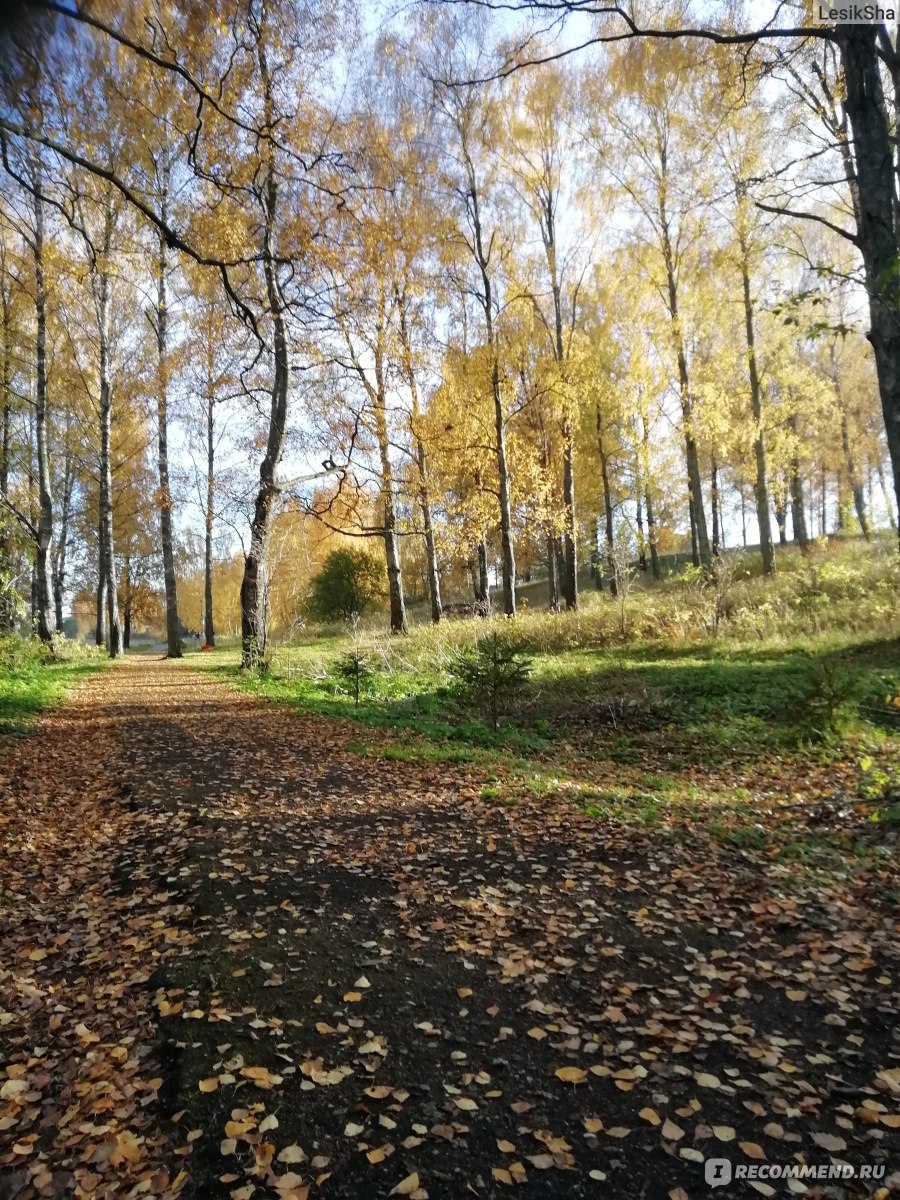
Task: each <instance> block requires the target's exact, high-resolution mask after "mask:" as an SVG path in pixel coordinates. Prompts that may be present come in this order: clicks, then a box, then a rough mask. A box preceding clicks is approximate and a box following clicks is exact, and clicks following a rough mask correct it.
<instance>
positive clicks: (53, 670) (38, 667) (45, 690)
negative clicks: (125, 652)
mask: <svg viewBox="0 0 900 1200" xmlns="http://www.w3.org/2000/svg"><path fill="white" fill-rule="evenodd" d="M103 665H104V664H103V662H102V660H100V659H86V660H83V661H78V662H51V663H43V662H29V663H26V664H24V665H21V666H18V667H16V668H14V669H13V670H8V669H0V738H3V737H4V736H8V735H10V734H17V733H23V732H25V730H27V728H28V726H29V725H30V723H31V722H32V721H33V720H35V718H36V717H38V716H40V714H41V713H43V712H45V711H46V710H47V709H48V708H52V707H53V705H55V704H58V703H59V702H60V700H62V698H63V697H64V696H65V694H66V693H67V692H68V691H69V689H70V688H72V687H74V685H75V684H76V683H78V681H79V680H80V679H83V678H84V677H85V675H88V674H90V673H91V672H92V671H98V670H100V669H101V668H102V666H103Z"/></svg>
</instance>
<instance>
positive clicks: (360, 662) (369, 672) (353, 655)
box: [332, 646, 375, 708]
mask: <svg viewBox="0 0 900 1200" xmlns="http://www.w3.org/2000/svg"><path fill="white" fill-rule="evenodd" d="M332 673H333V674H334V675H336V676H337V677H338V679H340V680H341V681H342V682H343V683H345V684H347V685H348V686H349V688H350V692H351V694H352V696H353V701H354V703H355V704H356V707H357V708H359V697H360V693H361V692H362V690H363V689H364V688H365V686H366V684H367V683H369V681H370V680H371V679H372V678H374V675H375V671H374V670H373V668H372V666H371V664H370V663H369V660H368V659H367V658H366V656H365V654H364V653H363V652H362V650H361V649H360V648H359V646H354V647H353V649H352V650H351V651H350V652H349V654H345V655H343V657H341V658H339V659H338V661H337V662H336V663H335V664H334V666H333V667H332Z"/></svg>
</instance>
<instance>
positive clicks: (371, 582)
mask: <svg viewBox="0 0 900 1200" xmlns="http://www.w3.org/2000/svg"><path fill="white" fill-rule="evenodd" d="M383 582H384V571H383V569H382V567H381V566H380V564H379V562H378V560H377V559H376V558H375V556H374V555H372V554H370V553H369V552H368V550H364V549H362V548H361V547H360V548H355V547H346V548H343V547H342V548H341V549H339V550H332V551H331V553H330V554H329V555H328V557H327V558H326V559H325V562H324V564H323V565H322V569H321V570H320V571H319V573H318V574H317V575H315V576H313V579H312V583H311V584H310V608H311V609H312V611H313V613H314V614H315V615H316V616H317V617H318V618H319V619H320V620H322V621H334V620H343V621H350V620H351V619H352V618H353V616H354V615H357V616H358V615H361V614H362V613H364V612H365V611H366V609H367V608H370V607H371V606H372V604H373V603H374V602H375V601H376V600H378V599H380V597H381V596H382V595H383V594H384V587H383Z"/></svg>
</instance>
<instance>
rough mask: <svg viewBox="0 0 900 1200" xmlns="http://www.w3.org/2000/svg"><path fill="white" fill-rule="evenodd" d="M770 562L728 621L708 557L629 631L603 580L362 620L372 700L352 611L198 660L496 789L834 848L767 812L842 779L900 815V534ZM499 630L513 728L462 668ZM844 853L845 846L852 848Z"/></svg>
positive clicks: (634, 607) (400, 752)
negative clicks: (481, 708)
mask: <svg viewBox="0 0 900 1200" xmlns="http://www.w3.org/2000/svg"><path fill="white" fill-rule="evenodd" d="M752 567H753V564H749V569H748V570H747V573H746V575H744V576H740V575H738V576H737V578H736V581H735V583H734V586H733V589H732V591H731V592H730V593H729V597H728V605H727V606H726V610H727V611H726V616H725V618H724V620H723V621H722V623H721V625H720V628H719V630H718V632H717V635H716V636H713V635H712V634H711V633H710V630H709V627H708V620H707V617H708V605H709V596H708V588H707V585H705V584H704V583H703V581H702V579H698V576H697V574H696V573H695V572H692V571H691V570H688V571H686V572H684V573H683V574H682V575H680V576H678V575H673V576H670V577H669V578H668V579H667V580H666V581H665V583H663V584H662V585H660V586H659V587H656V588H649V587H648V588H641V589H639V590H638V592H637V593H636V594H635V595H633V596H632V597H629V600H628V604H629V609H630V614H629V623H628V637H627V638H625V639H623V638H622V636H621V629H620V625H619V620H618V609H617V607H616V605H615V603H614V602H613V601H612V600H611V599H610V598H608V597H598V596H597V595H596V594H594V595H588V596H586V597H585V602H584V605H583V607H582V609H581V610H580V611H579V612H578V613H574V614H572V613H560V614H549V613H546V612H540V611H536V610H535V609H530V610H527V611H525V612H523V613H521V614H520V616H519V617H518V618H517V619H516V621H515V622H506V621H505V620H504V619H503V618H499V617H498V618H495V619H494V620H493V621H491V622H490V623H487V622H484V621H479V620H477V619H472V620H466V621H459V620H451V621H447V622H444V623H442V624H441V625H439V626H437V627H435V626H432V625H430V624H428V623H423V624H418V625H416V624H414V625H413V629H412V632H411V634H410V636H409V637H404V638H391V637H390V636H389V635H388V634H387V633H386V632H385V631H384V629H383V627H382V628H379V627H377V626H376V625H371V624H370V625H369V627H368V628H367V629H366V630H365V631H364V632H363V633H362V634H361V635H357V636H358V637H359V638H360V643H361V646H362V649H363V650H364V651H365V654H366V657H367V661H368V664H369V666H370V667H371V668H373V671H374V674H373V676H372V677H371V679H369V680H368V681H367V684H366V687H365V689H364V692H363V694H362V697H361V702H360V704H359V705H358V706H357V705H356V704H355V703H354V701H353V697H352V696H351V695H350V693H349V688H348V686H347V684H346V683H345V682H344V681H342V680H341V679H340V678H339V677H338V675H337V674H336V673H335V670H334V667H335V664H337V662H338V661H339V660H340V658H341V656H342V655H345V654H346V653H347V652H348V650H349V649H350V648H351V646H352V644H353V643H352V641H351V638H350V635H349V632H346V633H342V632H341V631H340V630H335V629H334V628H333V627H332V628H329V629H327V630H320V629H316V628H310V629H308V630H306V631H305V633H304V635H303V636H302V637H301V638H300V639H299V640H298V641H295V642H294V643H292V644H291V645H284V646H280V647H277V648H276V650H275V653H274V655H273V657H272V660H271V662H270V664H269V670H268V672H267V673H265V674H262V675H245V674H242V673H241V672H240V670H239V668H238V663H239V653H238V649H237V648H236V647H231V648H225V649H219V650H217V651H215V652H214V653H211V654H199V655H196V656H194V657H192V660H191V661H192V663H193V664H196V665H197V666H201V667H204V668H206V669H209V670H213V671H215V672H216V673H218V674H219V675H220V676H221V677H222V678H223V679H225V680H227V681H228V682H230V683H233V684H235V685H237V686H239V687H241V688H244V689H247V690H249V691H252V692H255V693H257V694H260V695H264V696H267V697H270V698H272V699H274V700H276V701H278V702H280V703H284V704H287V705H289V706H292V707H294V708H296V709H298V710H300V711H302V712H304V713H309V714H317V715H320V716H323V717H330V718H339V719H342V720H346V721H350V722H352V723H353V724H354V725H355V726H356V727H357V729H358V731H359V732H358V733H356V734H351V739H350V748H351V749H352V750H354V751H355V752H356V753H359V754H360V755H363V756H366V757H379V758H382V759H386V760H388V761H392V762H397V763H418V764H426V765H430V764H448V765H452V764H465V765H466V766H468V767H469V768H470V772H471V773H472V775H473V776H474V778H475V779H477V782H478V786H479V789H480V796H481V798H482V800H484V801H485V802H488V803H493V804H496V805H514V804H518V803H521V802H523V801H528V802H535V801H536V802H539V803H540V802H542V801H544V800H546V801H547V802H548V803H553V802H555V801H567V802H572V803H574V804H575V805H576V806H578V807H579V808H580V809H581V810H582V811H583V812H584V813H586V814H588V815H592V816H594V817H596V818H597V819H598V820H612V821H616V822H623V823H628V824H632V825H637V826H639V827H642V828H644V829H648V830H652V829H656V828H659V827H662V826H678V827H680V826H681V825H684V823H687V824H691V823H693V824H694V826H695V827H707V828H708V832H709V836H711V837H713V838H714V839H715V840H717V841H724V842H726V843H727V844H728V845H729V846H730V847H732V848H733V849H734V850H735V851H737V852H740V851H741V850H744V849H746V850H748V851H750V850H753V851H756V852H762V853H766V854H771V857H772V858H773V859H775V860H778V861H798V862H805V861H806V859H807V857H808V856H810V855H813V856H815V857H816V858H817V860H820V859H821V858H822V857H823V854H824V853H825V851H823V846H824V845H825V843H824V842H822V843H821V844H819V843H815V844H813V842H814V840H815V839H813V841H811V839H810V833H809V830H808V829H806V828H804V827H803V825H802V822H800V823H799V824H798V825H797V826H796V828H795V823H794V821H793V817H792V816H791V815H790V814H789V813H787V812H786V813H784V814H783V815H781V816H779V818H778V821H777V822H776V823H777V824H778V825H779V830H778V832H777V833H775V834H771V833H764V832H761V830H760V827H759V825H758V822H759V820H760V813H761V812H763V811H770V812H771V810H773V808H777V807H778V806H780V805H782V804H786V803H788V804H793V803H794V802H795V801H796V800H797V799H798V797H799V798H801V799H803V800H807V799H808V800H811V801H816V800H817V799H818V797H820V796H821V795H823V794H825V793H826V792H827V791H828V790H829V789H830V788H832V786H834V787H837V788H838V789H839V790H840V789H841V788H849V789H850V790H851V792H852V791H854V790H857V789H859V795H860V797H861V798H862V799H865V800H866V801H867V802H868V800H869V799H871V802H872V804H873V806H874V807H875V809H877V812H876V815H875V818H874V819H875V820H877V821H884V822H886V823H887V824H891V823H892V822H893V821H895V820H896V819H897V817H896V814H895V809H896V808H897V805H898V797H897V796H895V795H894V793H893V792H892V791H891V788H893V787H895V782H892V781H896V779H897V778H898V776H900V701H898V703H896V704H895V703H893V701H894V699H895V698H897V697H900V613H898V611H897V605H896V602H895V599H894V597H895V595H896V594H897V592H898V590H900V589H898V586H897V585H898V581H900V575H898V570H897V563H896V557H895V551H894V550H893V547H892V546H888V545H887V544H885V545H881V544H877V545H875V546H872V547H866V546H863V545H860V544H858V543H853V544H849V545H846V546H844V545H837V546H829V547H827V548H821V549H820V550H819V551H818V552H817V553H816V554H814V555H812V556H810V558H809V559H803V558H802V557H801V556H800V555H793V556H792V555H791V554H788V553H786V554H784V555H781V556H780V557H779V575H778V576H777V577H776V579H775V580H766V579H763V578H761V577H760V576H759V575H758V573H757V572H756V571H755V570H754V569H752ZM492 629H499V630H500V631H502V633H503V634H504V636H506V637H508V638H510V639H511V640H512V641H514V642H515V643H516V644H517V646H519V647H520V648H521V649H522V650H524V651H525V652H526V653H527V654H528V655H529V656H530V658H531V660H532V671H531V674H530V676H529V678H528V679H527V681H526V682H524V683H523V684H521V686H518V687H517V688H516V690H515V693H514V694H513V695H511V696H508V697H507V698H506V711H505V712H504V715H503V719H502V721H501V724H500V728H499V729H498V730H496V731H495V730H493V729H492V728H491V727H490V723H489V719H488V717H487V714H486V713H481V712H478V711H476V709H475V707H474V706H473V705H472V704H471V703H469V702H468V701H465V700H463V699H461V698H460V696H459V695H458V693H457V692H456V691H455V690H454V687H453V681H452V678H451V675H450V673H449V671H448V669H447V668H448V664H450V663H451V662H452V660H453V657H454V655H456V654H458V653H460V652H461V651H465V650H468V649H469V648H471V647H472V645H473V644H474V643H475V641H476V640H477V639H478V638H480V637H483V636H484V635H485V634H486V633H487V632H488V631H489V630H492ZM367 730H368V731H369V733H368V734H367V733H366V731H367ZM832 780H834V781H835V782H834V784H833V785H832ZM885 827H886V826H885ZM873 832H877V830H875V829H874V827H873ZM767 838H768V839H769V840H768V841H767ZM827 854H828V855H831V857H832V859H833V860H834V861H837V860H838V858H839V853H838V852H837V850H835V849H834V847H833V846H832V847H831V848H830V849H827Z"/></svg>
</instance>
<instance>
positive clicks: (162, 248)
mask: <svg viewBox="0 0 900 1200" xmlns="http://www.w3.org/2000/svg"><path fill="white" fill-rule="evenodd" d="M162 216H163V220H165V219H166V217H167V212H166V197H165V195H164V196H163V201H162ZM167 266H168V264H167V248H166V242H165V238H163V237H160V239H159V254H158V256H157V260H156V322H155V324H156V353H157V373H158V374H157V387H156V431H157V433H156V448H157V468H158V472H159V532H160V543H161V549H162V560H163V584H164V587H165V593H166V652H167V655H168V657H169V658H181V656H182V649H181V622H180V621H179V619H178V584H177V581H176V577H175V549H174V544H173V537H172V488H171V485H170V481H169V395H168V383H169V362H168V350H169V347H168V331H169V312H168V307H167V296H166V270H167Z"/></svg>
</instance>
